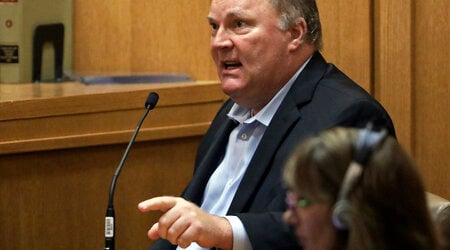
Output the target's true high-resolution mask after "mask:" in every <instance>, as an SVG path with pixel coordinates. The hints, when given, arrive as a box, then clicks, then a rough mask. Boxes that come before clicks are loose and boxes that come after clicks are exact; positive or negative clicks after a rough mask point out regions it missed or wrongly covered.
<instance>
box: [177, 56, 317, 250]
mask: <svg viewBox="0 0 450 250" xmlns="http://www.w3.org/2000/svg"><path fill="white" fill-rule="evenodd" d="M308 61H309V59H308ZM308 61H307V62H306V63H305V64H303V66H302V67H301V68H300V69H299V70H298V71H297V72H296V73H295V74H294V76H292V78H291V79H290V80H289V81H288V83H287V84H286V85H284V87H283V88H282V89H281V90H280V91H278V93H277V94H276V95H275V96H274V97H273V98H272V100H271V101H270V102H269V103H268V104H267V105H266V106H264V108H263V109H262V110H261V111H260V112H258V113H257V114H256V115H254V116H252V114H251V110H250V109H245V108H242V107H240V106H239V105H238V104H234V105H233V106H232V107H231V109H230V112H229V113H228V117H229V118H230V119H233V120H235V121H237V122H238V123H239V125H238V126H237V127H236V128H235V129H234V130H233V131H232V132H231V134H230V137H229V139H228V145H227V149H226V152H225V156H224V158H223V160H222V162H221V163H220V165H219V166H218V167H217V169H216V170H215V171H214V173H213V174H212V175H211V177H210V179H209V181H208V184H207V185H206V188H205V193H204V196H203V201H202V205H201V208H202V209H203V210H205V211H208V212H209V213H211V214H214V215H217V216H224V217H225V218H226V219H227V220H228V221H229V222H230V224H231V227H232V231H233V250H252V249H253V248H252V246H251V244H250V240H249V239H248V235H247V232H246V231H245V228H244V225H243V224H242V222H241V220H240V219H239V218H238V217H237V216H225V215H226V213H227V211H228V209H229V207H230V205H231V202H232V200H233V197H234V195H235V194H236V191H237V189H238V187H239V184H240V183H241V180H242V178H243V176H244V173H245V171H246V170H247V167H248V164H249V163H250V160H251V159H252V157H253V154H254V153H255V150H256V148H257V147H258V145H259V142H260V141H261V138H262V136H263V135H264V132H265V131H266V128H267V126H269V124H270V121H271V120H272V118H273V116H274V115H275V112H276V111H277V110H278V107H279V106H280V104H281V102H282V101H283V99H284V97H285V96H286V94H287V92H288V91H289V89H290V88H291V86H292V84H293V83H294V81H295V79H296V78H297V77H298V75H299V74H300V72H301V71H302V70H303V68H304V67H305V65H306V64H307V63H308ZM181 249H187V250H203V249H206V248H202V247H200V246H198V245H197V244H196V243H192V244H191V245H190V246H189V247H188V248H181V247H178V248H177V250H181Z"/></svg>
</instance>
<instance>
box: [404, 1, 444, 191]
mask: <svg viewBox="0 0 450 250" xmlns="http://www.w3.org/2000/svg"><path fill="white" fill-rule="evenodd" d="M414 14H415V17H414V20H415V21H414V28H413V30H414V32H413V36H412V39H413V41H414V44H415V46H414V53H413V55H414V70H413V78H414V80H415V81H414V86H413V100H414V110H413V112H412V114H413V117H414V118H413V122H412V124H413V125H414V126H413V129H414V130H413V131H414V155H415V157H416V159H417V161H418V163H419V165H420V167H421V168H422V170H423V173H424V176H425V180H426V182H427V184H428V187H429V189H430V190H433V191H434V192H435V193H438V194H440V195H442V196H444V197H446V198H447V199H450V165H449V162H450V154H449V153H450V151H449V150H450V147H449V140H450V138H449V134H450V129H449V126H450V105H449V101H448V99H449V94H450V93H449V85H450V67H449V62H450V49H449V47H448V45H449V41H450V26H449V25H448V20H449V18H450V1H448V0H432V1H430V0H418V1H415V6H414Z"/></svg>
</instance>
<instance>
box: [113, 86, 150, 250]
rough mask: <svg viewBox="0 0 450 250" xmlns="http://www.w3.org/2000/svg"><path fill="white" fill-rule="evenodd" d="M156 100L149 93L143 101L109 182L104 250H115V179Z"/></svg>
mask: <svg viewBox="0 0 450 250" xmlns="http://www.w3.org/2000/svg"><path fill="white" fill-rule="evenodd" d="M158 99H159V96H158V94H157V93H155V92H151V93H150V94H149V95H148V97H147V100H146V101H145V112H144V114H143V115H142V117H141V120H140V121H139V122H138V125H137V127H136V129H135V130H134V133H133V135H132V136H131V139H130V142H129V143H128V146H127V149H126V150H125V153H124V154H123V156H122V160H121V161H120V163H119V166H117V169H116V173H115V174H114V176H113V179H112V182H111V188H110V190H109V202H108V207H107V209H106V217H105V250H114V249H115V244H114V234H115V227H114V223H115V221H114V219H115V214H114V189H115V187H116V182H117V178H118V177H119V174H120V171H122V166H123V164H124V162H125V159H126V158H127V156H128V152H129V151H130V148H131V145H132V144H133V142H134V139H135V138H136V135H137V133H138V132H139V129H140V128H141V125H142V123H143V122H144V119H145V117H147V114H148V112H149V111H150V110H152V109H153V108H154V107H155V106H156V103H157V102H158Z"/></svg>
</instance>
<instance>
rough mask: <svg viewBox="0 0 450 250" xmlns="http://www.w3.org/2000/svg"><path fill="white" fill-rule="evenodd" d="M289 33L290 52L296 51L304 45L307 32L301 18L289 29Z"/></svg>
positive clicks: (304, 22) (306, 27) (306, 26)
mask: <svg viewBox="0 0 450 250" xmlns="http://www.w3.org/2000/svg"><path fill="white" fill-rule="evenodd" d="M289 31H290V33H291V42H290V43H289V49H290V50H296V49H297V48H298V47H299V46H300V45H302V44H304V43H305V36H306V33H307V32H308V25H307V24H306V21H305V19H304V18H303V17H300V18H299V19H298V20H297V22H296V23H295V24H293V25H291V27H290V28H289Z"/></svg>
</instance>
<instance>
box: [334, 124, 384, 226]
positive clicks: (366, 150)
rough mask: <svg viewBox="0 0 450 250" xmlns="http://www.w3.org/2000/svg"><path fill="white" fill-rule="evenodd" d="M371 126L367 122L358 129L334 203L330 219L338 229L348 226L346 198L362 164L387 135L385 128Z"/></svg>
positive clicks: (347, 203) (348, 206) (348, 208)
mask: <svg viewBox="0 0 450 250" xmlns="http://www.w3.org/2000/svg"><path fill="white" fill-rule="evenodd" d="M372 128H373V126H372V123H369V124H367V126H366V128H364V129H361V130H360V131H359V134H358V141H357V143H356V148H355V153H354V155H353V159H352V161H351V162H350V165H349V167H348V168H347V171H346V173H345V176H344V181H343V183H342V186H341V189H340V191H339V195H338V200H337V202H336V204H335V205H334V208H333V212H332V220H333V224H334V225H335V227H336V228H338V229H347V228H348V223H349V219H350V211H351V207H350V204H349V202H348V200H347V199H348V194H349V192H350V189H351V188H352V187H353V186H354V184H355V182H356V181H357V180H358V179H359V178H360V176H361V175H362V172H363V169H364V165H365V164H366V163H367V160H368V159H369V157H370V155H371V154H372V153H373V152H374V151H375V149H376V148H377V147H378V146H379V145H380V144H381V143H382V142H383V140H384V139H385V138H386V136H387V131H386V130H382V131H380V132H376V131H373V129H372Z"/></svg>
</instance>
